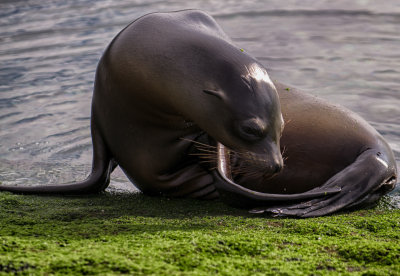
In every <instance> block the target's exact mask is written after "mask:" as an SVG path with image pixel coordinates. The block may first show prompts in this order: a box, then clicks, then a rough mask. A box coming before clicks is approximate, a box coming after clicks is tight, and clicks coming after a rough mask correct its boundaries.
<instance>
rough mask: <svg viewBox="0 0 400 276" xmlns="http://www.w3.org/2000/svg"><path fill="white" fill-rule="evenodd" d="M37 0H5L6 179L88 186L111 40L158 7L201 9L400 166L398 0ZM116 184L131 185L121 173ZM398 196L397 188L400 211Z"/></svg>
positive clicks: (0, 41)
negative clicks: (375, 138) (103, 62)
mask: <svg viewBox="0 0 400 276" xmlns="http://www.w3.org/2000/svg"><path fill="white" fill-rule="evenodd" d="M316 2H317V1H305V0H304V1H300V0H297V1H295V0H292V1H279V0H272V1H261V0H260V1H246V0H240V1H239V0H234V1H233V0H231V1H220V0H209V1H203V0H197V1H145V0H137V1H132V0H120V1H110V0H96V1H94V0H86V1H85V0H82V1H77V0H76V1H61V0H36V1H4V0H3V1H1V3H0V181H2V182H3V183H4V184H24V185H27V184H48V183H60V182H66V181H70V180H78V179H83V178H84V177H85V176H86V175H87V174H88V173H89V171H90V168H91V158H92V156H91V154H92V153H91V138H90V129H89V125H90V121H89V119H90V101H91V96H92V88H93V80H94V72H95V69H96V64H97V62H98V60H99V58H100V56H101V54H102V52H103V50H104V49H105V47H106V46H107V44H108V43H109V42H110V41H111V39H112V38H113V37H114V36H115V35H116V34H117V33H118V32H119V31H120V30H121V29H122V28H123V27H124V26H126V25H127V24H128V23H129V22H130V21H132V20H133V19H135V18H137V17H139V16H141V15H143V14H146V13H149V12H154V11H171V10H179V9H187V8H200V9H203V10H205V11H208V12H209V13H210V14H212V15H213V16H214V17H215V18H216V19H217V21H218V22H219V23H220V24H221V25H222V27H223V28H224V29H225V31H226V32H227V33H228V35H230V36H231V37H232V38H233V40H234V41H235V42H236V43H237V44H238V45H240V47H242V48H245V49H246V51H248V52H250V53H252V54H253V55H254V56H256V57H257V58H258V59H259V60H260V61H261V62H262V63H263V64H264V65H265V66H266V68H267V69H268V70H269V73H270V75H271V77H272V78H273V79H277V80H280V81H282V82H285V83H287V84H291V85H294V86H296V87H299V88H302V89H304V90H306V91H308V92H310V93H313V94H315V95H318V96H320V97H323V98H326V99H329V100H330V101H332V102H336V103H339V104H342V105H344V106H346V107H348V108H350V109H351V110H353V111H355V112H357V113H359V114H360V115H361V116H363V117H364V118H365V119H366V120H367V121H368V122H370V123H371V124H372V125H373V126H374V127H375V128H377V129H378V131H379V132H380V133H381V134H383V136H384V137H385V138H386V140H387V141H388V142H389V144H390V145H391V147H392V148H393V150H394V152H395V155H396V160H397V162H398V164H400V124H399V122H398V120H399V118H400V70H399V68H400V67H399V65H400V35H399V34H400V27H399V26H400V4H399V2H398V1H397V0H391V1H384V4H382V2H383V1H365V0H364V1H353V0H346V1H339V0H336V1H318V2H317V3H316ZM111 184H112V187H111V189H114V190H115V189H117V190H118V189H122V190H127V189H128V190H129V189H131V190H132V189H133V186H132V185H131V184H129V181H128V180H127V179H126V178H125V176H124V175H123V174H122V173H121V172H120V171H117V173H114V174H113V178H112V183H111ZM399 195H400V191H399V189H397V190H396V191H394V192H392V194H391V197H392V200H393V202H394V204H397V206H398V207H399V208H400V199H399V198H400V196H399Z"/></svg>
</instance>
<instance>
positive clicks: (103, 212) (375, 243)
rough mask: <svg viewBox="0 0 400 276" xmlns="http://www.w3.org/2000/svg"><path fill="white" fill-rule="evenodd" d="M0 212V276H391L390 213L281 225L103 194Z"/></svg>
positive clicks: (397, 223) (394, 226)
mask: <svg viewBox="0 0 400 276" xmlns="http://www.w3.org/2000/svg"><path fill="white" fill-rule="evenodd" d="M0 208H1V211H0V275H15V274H17V275H30V274H32V275H45V274H50V275H51V274H59V275H60V274H67V275H68V274H69V275H80V274H92V275H94V274H97V275H99V274H100V275H118V274H132V275H143V274H152V275H167V274H170V275H210V274H221V275H338V274H341V275H400V245H399V238H400V210H387V209H384V208H383V209H382V208H375V209H371V210H361V211H356V212H353V213H349V214H338V215H333V216H329V217H322V218H311V219H290V218H284V219H282V218H272V217H267V216H259V215H258V216H257V215H250V214H248V213H247V212H246V211H244V210H238V209H234V208H230V207H228V206H226V205H224V204H222V203H220V202H217V201H215V202H209V201H198V200H183V199H182V200H175V199H174V200H172V199H171V200H170V199H167V198H161V197H147V196H144V195H141V194H107V193H106V194H101V195H96V196H82V197H49V196H22V195H14V194H10V193H0Z"/></svg>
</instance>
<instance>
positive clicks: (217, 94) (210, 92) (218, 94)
mask: <svg viewBox="0 0 400 276" xmlns="http://www.w3.org/2000/svg"><path fill="white" fill-rule="evenodd" d="M203 92H204V93H206V94H208V95H212V96H215V97H217V98H218V99H221V100H222V99H223V98H224V93H223V92H221V91H216V90H208V89H203Z"/></svg>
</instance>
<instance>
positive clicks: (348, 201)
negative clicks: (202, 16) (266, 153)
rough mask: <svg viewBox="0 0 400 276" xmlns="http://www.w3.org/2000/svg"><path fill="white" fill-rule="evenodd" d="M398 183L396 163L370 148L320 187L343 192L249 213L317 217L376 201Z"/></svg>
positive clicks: (254, 210)
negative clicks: (339, 189) (338, 188)
mask: <svg viewBox="0 0 400 276" xmlns="http://www.w3.org/2000/svg"><path fill="white" fill-rule="evenodd" d="M395 184H396V167H395V165H394V164H393V163H392V162H390V161H389V160H386V158H385V155H384V154H382V153H380V152H378V151H377V150H374V149H369V150H366V151H364V152H363V153H362V154H360V155H359V156H358V158H357V159H356V160H355V162H354V163H352V164H351V165H349V166H348V167H346V168H345V169H344V170H342V171H340V172H339V173H337V174H336V175H334V176H333V177H332V178H330V179H329V180H328V181H327V182H326V183H325V184H324V185H322V186H321V188H324V187H325V188H329V187H335V186H339V187H341V189H342V190H341V192H340V193H337V194H335V195H332V196H329V197H323V198H316V199H312V200H310V201H307V202H302V203H298V204H287V205H275V206H274V207H265V208H262V207H261V208H255V209H253V210H251V211H250V212H252V213H263V212H269V213H272V214H274V215H276V216H296V217H318V216H323V215H328V214H331V213H333V212H335V211H338V210H341V209H345V208H350V207H356V206H360V205H363V204H367V203H369V202H373V201H374V200H375V199H376V198H377V197H380V196H382V195H383V194H386V193H387V192H388V191H390V190H392V189H393V188H394V186H395Z"/></svg>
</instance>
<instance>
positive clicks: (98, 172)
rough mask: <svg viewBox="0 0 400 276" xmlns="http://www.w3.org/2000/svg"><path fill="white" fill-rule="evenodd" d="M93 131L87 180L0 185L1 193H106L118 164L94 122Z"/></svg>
mask: <svg viewBox="0 0 400 276" xmlns="http://www.w3.org/2000/svg"><path fill="white" fill-rule="evenodd" d="M91 131H92V142H93V163H92V164H93V165H92V171H91V173H90V175H89V176H88V177H87V178H86V179H85V180H83V181H81V182H71V183H64V184H60V185H38V186H5V185H0V191H9V192H14V193H21V194H92V193H99V192H101V191H104V190H105V189H106V188H107V186H108V184H109V183H110V174H111V172H112V171H113V170H114V169H115V167H116V166H117V163H116V162H115V161H113V160H112V158H111V156H110V153H109V151H108V149H107V147H106V144H105V142H104V139H103V137H102V136H101V134H100V132H99V130H98V129H97V127H96V124H95V123H94V122H93V120H92V124H91Z"/></svg>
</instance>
